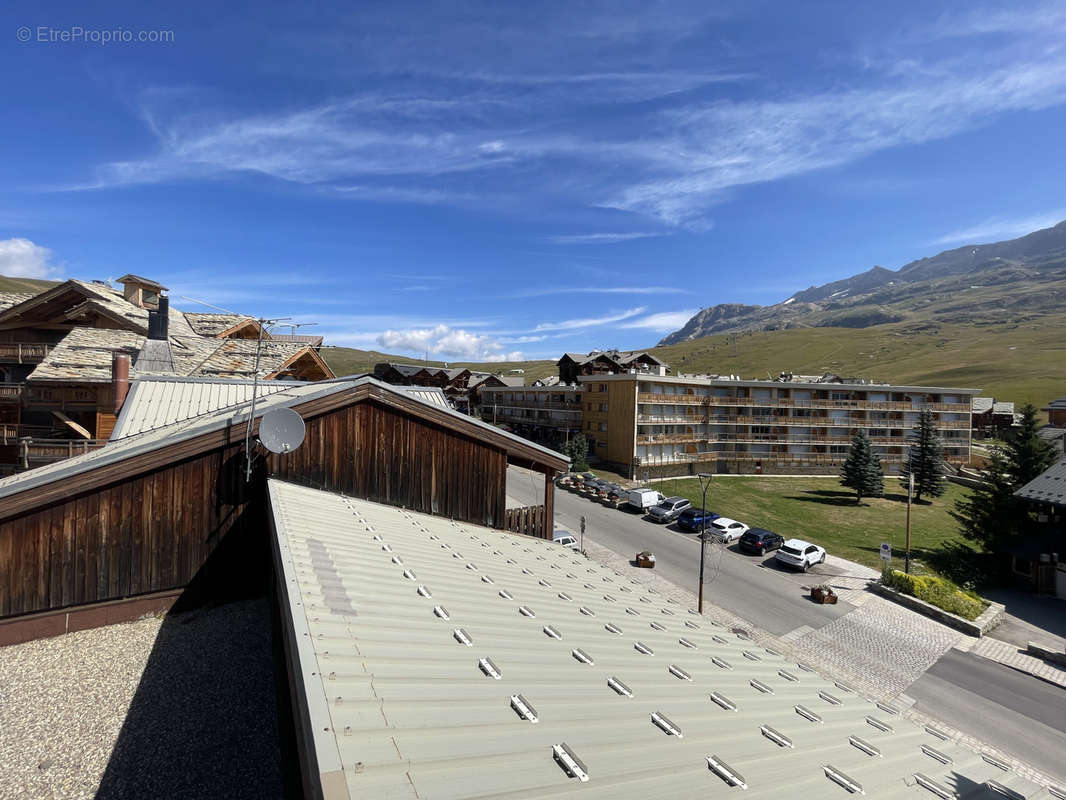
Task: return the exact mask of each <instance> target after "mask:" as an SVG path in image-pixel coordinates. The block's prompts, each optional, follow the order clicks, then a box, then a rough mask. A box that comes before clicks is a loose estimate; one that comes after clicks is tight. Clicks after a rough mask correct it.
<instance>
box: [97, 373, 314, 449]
mask: <svg viewBox="0 0 1066 800" xmlns="http://www.w3.org/2000/svg"><path fill="white" fill-rule="evenodd" d="M302 385H304V384H302V383H294V382H292V381H259V390H258V396H259V397H266V396H268V395H272V394H274V393H275V392H280V391H284V390H285V389H287V388H288V389H291V388H292V387H293V386H302ZM252 387H253V382H252V381H221V380H207V379H202V378H200V379H197V378H142V379H140V380H136V381H134V382H133V384H132V386H130V391H129V394H128V395H127V396H126V402H125V403H123V405H122V412H121V413H120V414H119V416H118V420H117V421H116V422H115V430H114V431H113V432H112V433H111V441H113V442H114V441H117V440H119V439H125V438H126V437H128V436H133V435H134V434H138V433H143V432H145V431H149V430H153V429H154V428H161V427H163V426H164V425H170V424H172V423H174V422H180V421H182V420H187V419H192V418H193V417H198V416H201V415H203V414H207V413H210V412H212V411H218V410H219V409H221V408H226V407H227V406H233V405H238V404H240V403H247V402H249V401H251V399H252Z"/></svg>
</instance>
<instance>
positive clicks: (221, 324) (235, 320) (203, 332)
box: [185, 311, 276, 338]
mask: <svg viewBox="0 0 1066 800" xmlns="http://www.w3.org/2000/svg"><path fill="white" fill-rule="evenodd" d="M185 319H186V320H187V321H188V323H189V326H190V327H191V328H192V330H193V332H194V333H196V334H198V335H199V336H212V337H214V336H218V335H219V334H220V333H222V331H225V330H229V329H230V328H232V327H233V326H234V325H240V324H241V323H242V322H253V321H254V320H253V319H252V317H248V316H245V315H243V314H201V313H198V312H191V311H186V312H185ZM271 338H276V337H271Z"/></svg>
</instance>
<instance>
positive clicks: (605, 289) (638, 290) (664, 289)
mask: <svg viewBox="0 0 1066 800" xmlns="http://www.w3.org/2000/svg"><path fill="white" fill-rule="evenodd" d="M689 293H691V290H690V289H677V288H674V287H672V286H555V287H551V288H548V289H529V290H523V291H521V292H515V293H514V294H509V295H507V297H514V298H518V297H548V296H550V295H558V294H689Z"/></svg>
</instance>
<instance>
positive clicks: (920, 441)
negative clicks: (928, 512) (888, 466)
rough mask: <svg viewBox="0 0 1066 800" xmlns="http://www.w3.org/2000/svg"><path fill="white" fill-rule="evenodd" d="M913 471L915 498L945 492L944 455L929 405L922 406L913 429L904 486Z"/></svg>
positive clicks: (903, 471)
mask: <svg viewBox="0 0 1066 800" xmlns="http://www.w3.org/2000/svg"><path fill="white" fill-rule="evenodd" d="M910 475H913V476H914V499H915V500H917V501H918V502H921V499H922V495H923V494H924V495H926V496H927V497H940V495H942V494H943V493H944V458H943V455H942V450H941V447H940V437H939V436H938V435H937V432H936V419H935V417H934V416H933V412H932V411H930V410H929V409H923V410H922V412H921V414H920V415H919V417H918V424H917V425H916V426H915V428H914V430H913V432H912V433H911V443H910V449H909V450H908V452H907V460H906V462H904V464H903V469H902V470H901V471H900V476H899V477H900V483H901V484H902V485H903V487H904V488H906V487H907V483H908V480H907V479H908V477H909V476H910Z"/></svg>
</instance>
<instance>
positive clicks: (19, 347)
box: [0, 342, 55, 364]
mask: <svg viewBox="0 0 1066 800" xmlns="http://www.w3.org/2000/svg"><path fill="white" fill-rule="evenodd" d="M53 347H55V345H52V344H44V343H42V342H0V364H40V363H41V362H42V361H44V359H45V357H47V355H48V354H49V353H50V352H52V348H53Z"/></svg>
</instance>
